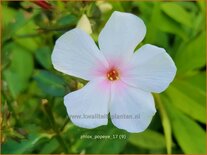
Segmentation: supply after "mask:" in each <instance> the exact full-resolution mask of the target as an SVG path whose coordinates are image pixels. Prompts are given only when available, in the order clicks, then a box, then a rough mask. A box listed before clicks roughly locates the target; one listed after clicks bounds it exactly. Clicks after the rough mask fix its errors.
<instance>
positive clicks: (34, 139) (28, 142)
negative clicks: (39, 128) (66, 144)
mask: <svg viewBox="0 0 207 155" xmlns="http://www.w3.org/2000/svg"><path fill="white" fill-rule="evenodd" d="M43 138H51V135H48V134H40V135H37V134H31V135H29V137H28V138H27V139H25V140H22V141H21V142H16V141H14V140H12V139H9V140H8V141H7V142H6V143H4V144H3V145H2V153H4V154H13V153H14V154H22V153H30V152H31V150H33V149H34V148H35V145H36V144H37V143H38V142H39V141H40V140H42V139H43Z"/></svg>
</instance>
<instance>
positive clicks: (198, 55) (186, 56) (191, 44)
mask: <svg viewBox="0 0 207 155" xmlns="http://www.w3.org/2000/svg"><path fill="white" fill-rule="evenodd" d="M205 33H206V32H205V31H203V32H202V33H201V34H200V35H199V36H197V37H195V38H194V39H191V40H189V41H188V42H187V43H184V44H183V45H182V46H181V48H180V49H179V51H177V53H176V55H175V63H176V66H177V68H178V72H179V74H184V73H185V72H187V71H190V70H194V69H199V68H201V67H204V66H205V64H206V53H205V52H206V36H205Z"/></svg>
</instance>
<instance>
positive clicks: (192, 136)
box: [162, 95, 206, 154]
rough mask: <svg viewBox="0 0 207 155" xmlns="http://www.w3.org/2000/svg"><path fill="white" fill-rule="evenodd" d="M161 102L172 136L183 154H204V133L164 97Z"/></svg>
mask: <svg viewBox="0 0 207 155" xmlns="http://www.w3.org/2000/svg"><path fill="white" fill-rule="evenodd" d="M162 100H163V103H164V105H165V107H166V109H167V112H168V114H169V116H170V120H171V123H172V129H173V133H174V136H175V138H176V140H177V142H178V144H179V145H180V147H181V148H182V150H183V151H184V153H186V154H206V133H205V131H204V130H203V129H202V128H201V127H200V126H199V125H198V124H197V123H196V122H195V121H193V120H192V119H190V118H189V117H187V116H186V115H184V114H183V113H181V112H180V111H178V110H177V109H176V108H175V107H174V106H173V105H172V103H171V101H170V100H168V99H167V98H166V97H164V95H163V96H162ZM197 113H198V111H197Z"/></svg>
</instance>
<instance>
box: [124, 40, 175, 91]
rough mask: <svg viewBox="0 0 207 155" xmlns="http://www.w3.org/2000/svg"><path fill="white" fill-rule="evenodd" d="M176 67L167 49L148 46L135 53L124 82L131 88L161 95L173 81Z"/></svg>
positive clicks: (126, 70) (126, 71) (126, 69)
mask: <svg viewBox="0 0 207 155" xmlns="http://www.w3.org/2000/svg"><path fill="white" fill-rule="evenodd" d="M175 74H176V66H175V64H174V62H173V60H172V59H171V57H170V56H169V55H168V54H167V52H166V51H165V49H163V48H159V47H157V46H154V45H150V44H146V45H144V46H142V47H141V48H140V49H138V52H135V53H134V56H133V58H132V60H131V61H130V64H129V65H128V67H127V68H125V74H124V75H123V76H122V80H123V81H124V82H126V83H127V84H129V85H131V86H135V87H137V88H140V89H143V90H145V91H149V92H157V93H160V92H162V91H164V90H165V89H166V88H167V87H168V85H169V84H170V83H171V82H172V81H173V79H174V77H175Z"/></svg>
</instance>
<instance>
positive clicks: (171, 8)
mask: <svg viewBox="0 0 207 155" xmlns="http://www.w3.org/2000/svg"><path fill="white" fill-rule="evenodd" d="M161 8H162V10H163V11H164V12H165V13H166V14H167V15H168V16H170V17H171V18H172V19H174V20H175V21H177V22H179V23H181V24H183V25H186V26H188V27H192V19H191V16H190V14H189V13H188V12H187V11H186V10H185V9H184V8H183V7H182V6H180V5H178V4H177V3H173V2H168V3H162V5H161Z"/></svg>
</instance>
